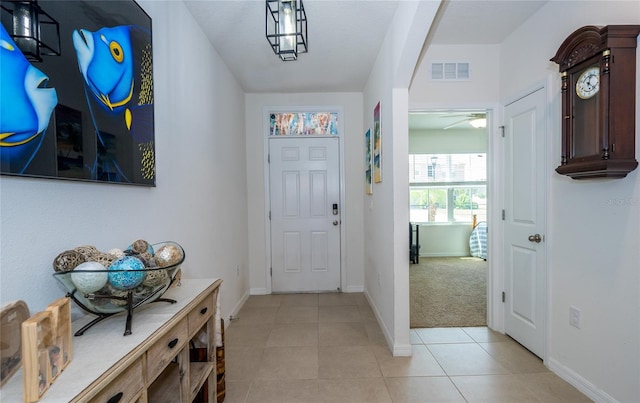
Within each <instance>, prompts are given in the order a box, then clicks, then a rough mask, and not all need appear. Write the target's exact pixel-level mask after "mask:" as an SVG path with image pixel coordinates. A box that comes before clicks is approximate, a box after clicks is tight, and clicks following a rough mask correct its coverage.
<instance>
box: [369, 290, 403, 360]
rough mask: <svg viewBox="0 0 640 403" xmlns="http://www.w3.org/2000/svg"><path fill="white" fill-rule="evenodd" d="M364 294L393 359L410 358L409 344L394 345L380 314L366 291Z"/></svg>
mask: <svg viewBox="0 0 640 403" xmlns="http://www.w3.org/2000/svg"><path fill="white" fill-rule="evenodd" d="M363 292H364V296H365V297H366V298H367V301H368V302H369V306H370V307H371V310H372V311H373V313H374V315H375V316H376V320H377V321H378V325H379V326H380V330H382V334H383V335H384V339H385V341H386V342H387V347H388V348H389V350H391V353H392V354H393V356H394V357H410V356H411V353H412V349H411V344H408V345H405V344H394V342H393V338H392V337H391V333H390V332H389V329H387V327H386V326H385V325H384V322H383V321H382V316H380V312H378V309H377V307H376V306H375V305H374V304H373V303H372V301H371V297H370V296H369V294H368V293H367V292H366V291H363Z"/></svg>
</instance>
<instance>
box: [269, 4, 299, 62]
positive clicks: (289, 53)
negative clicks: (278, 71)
mask: <svg viewBox="0 0 640 403" xmlns="http://www.w3.org/2000/svg"><path fill="white" fill-rule="evenodd" d="M266 6H267V7H266V12H265V20H266V21H265V28H266V36H267V41H269V45H271V49H273V52H274V53H275V54H276V55H278V56H280V59H282V61H285V62H287V61H292V60H297V59H298V54H299V53H306V52H307V15H306V13H305V11H304V5H303V4H302V0H266Z"/></svg>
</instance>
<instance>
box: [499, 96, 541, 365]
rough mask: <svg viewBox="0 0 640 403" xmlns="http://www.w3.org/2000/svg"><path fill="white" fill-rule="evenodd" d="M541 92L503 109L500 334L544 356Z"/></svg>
mask: <svg viewBox="0 0 640 403" xmlns="http://www.w3.org/2000/svg"><path fill="white" fill-rule="evenodd" d="M545 105H546V104H545V90H544V88H541V89H539V90H537V91H535V92H533V93H531V94H529V95H527V96H525V97H523V98H521V99H519V100H517V101H515V102H513V103H511V104H509V105H507V106H506V107H505V129H504V130H505V178H504V179H505V182H504V183H505V211H504V216H505V217H504V220H505V234H504V236H505V237H504V239H505V245H504V246H505V247H504V253H505V255H504V264H505V304H506V306H505V315H506V317H505V332H506V333H507V334H508V335H509V336H511V337H513V338H514V339H515V340H517V341H518V342H519V343H520V344H522V345H523V346H525V347H526V348H527V349H529V350H530V351H532V352H533V353H534V354H536V355H538V356H539V357H543V356H544V348H545V347H544V345H545V344H544V340H545V322H546V291H547V287H546V247H545V239H544V238H545V231H546V224H545V223H546V221H545V220H546V204H545V203H546V195H545V190H546V185H545V175H546V170H545V166H546V163H545V153H546V148H545V136H546V132H545V122H546V116H545Z"/></svg>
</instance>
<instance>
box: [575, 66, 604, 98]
mask: <svg viewBox="0 0 640 403" xmlns="http://www.w3.org/2000/svg"><path fill="white" fill-rule="evenodd" d="M599 90H600V68H599V67H598V66H592V67H589V68H588V69H586V70H585V71H583V72H582V74H580V77H578V80H577V82H576V94H577V95H578V97H580V98H582V99H589V98H591V97H592V96H594V95H596V94H597V93H598V91H599Z"/></svg>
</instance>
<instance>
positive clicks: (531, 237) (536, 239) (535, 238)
mask: <svg viewBox="0 0 640 403" xmlns="http://www.w3.org/2000/svg"><path fill="white" fill-rule="evenodd" d="M529 241H531V242H535V243H540V242H542V237H541V236H540V234H535V235H529Z"/></svg>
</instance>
